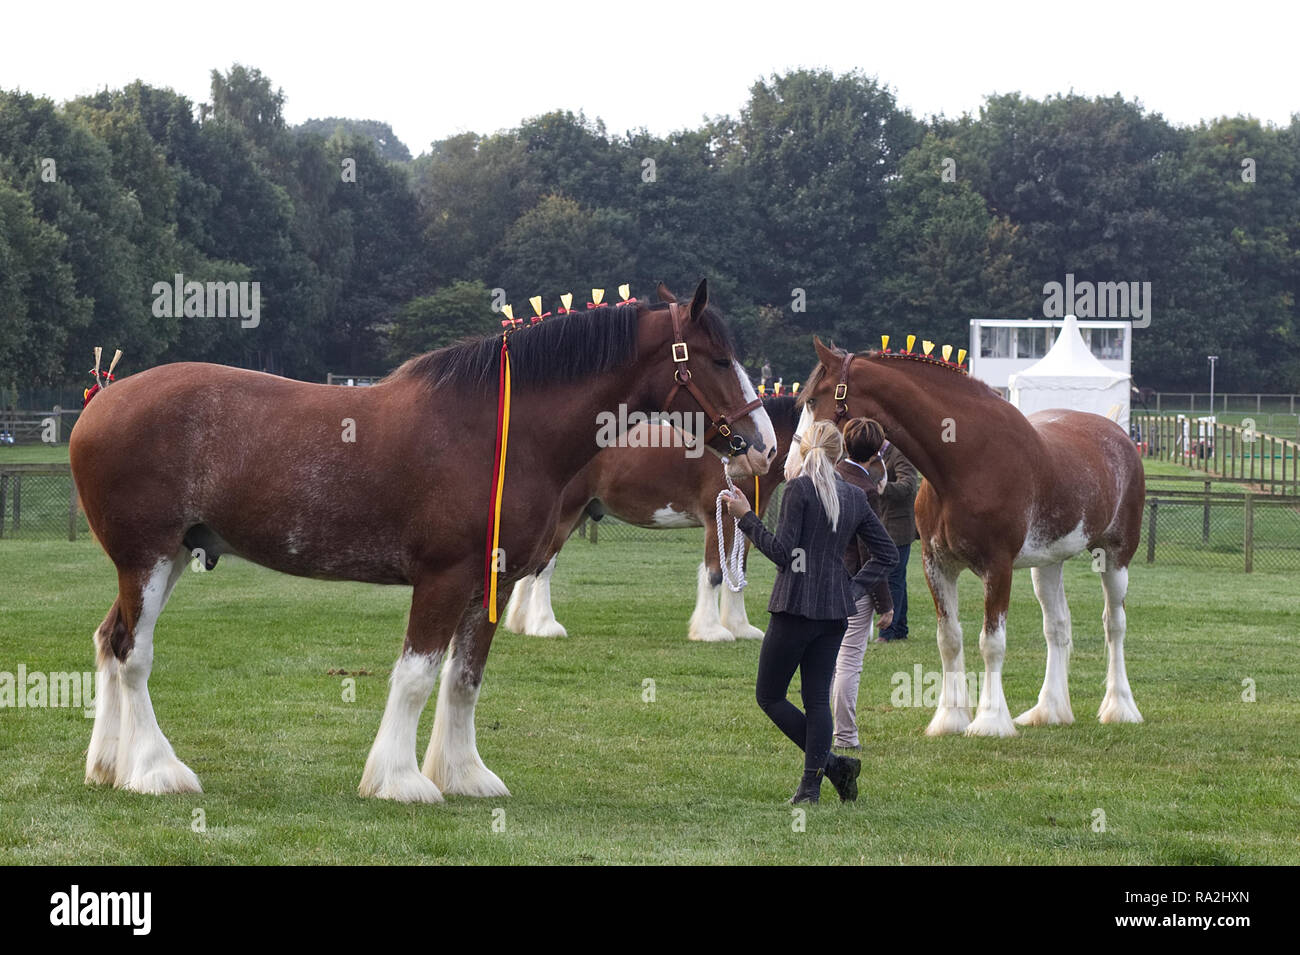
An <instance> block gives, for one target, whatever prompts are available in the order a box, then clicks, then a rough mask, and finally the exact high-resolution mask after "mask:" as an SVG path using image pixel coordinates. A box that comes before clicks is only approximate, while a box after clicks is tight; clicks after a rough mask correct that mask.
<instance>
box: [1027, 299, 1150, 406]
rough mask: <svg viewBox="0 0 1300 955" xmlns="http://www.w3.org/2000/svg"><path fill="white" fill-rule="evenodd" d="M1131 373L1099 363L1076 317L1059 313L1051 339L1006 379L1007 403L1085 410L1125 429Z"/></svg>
mask: <svg viewBox="0 0 1300 955" xmlns="http://www.w3.org/2000/svg"><path fill="white" fill-rule="evenodd" d="M1130 381H1131V376H1130V375H1126V374H1123V373H1122V372H1118V371H1113V370H1112V369H1110V368H1107V367H1106V366H1105V365H1103V364H1102V363H1101V362H1100V361H1099V360H1098V359H1097V358H1096V357H1095V356H1094V355H1093V354H1092V351H1091V350H1090V349H1089V348H1088V344H1087V343H1086V342H1085V341H1084V340H1083V336H1082V335H1081V334H1079V324H1078V320H1077V319H1076V318H1075V317H1074V316H1073V315H1067V316H1066V317H1065V324H1064V326H1062V328H1061V333H1060V335H1059V336H1057V339H1056V343H1055V344H1053V345H1052V347H1051V349H1050V350H1049V351H1048V352H1047V354H1046V355H1044V356H1043V358H1042V359H1041V360H1040V361H1037V362H1035V363H1034V364H1032V365H1030V366H1029V367H1028V368H1026V369H1025V370H1024V371H1022V372H1019V373H1018V374H1014V375H1012V376H1011V378H1010V379H1009V380H1008V382H1007V385H1008V388H1009V390H1010V398H1011V403H1012V404H1013V405H1015V406H1016V407H1017V408H1019V409H1020V410H1021V411H1022V412H1023V413H1024V414H1026V415H1030V414H1033V413H1034V412H1035V411H1043V410H1046V409H1048V408H1070V409H1072V410H1074V411H1091V412H1092V413H1093V414H1099V415H1101V416H1102V417H1105V418H1110V419H1111V420H1112V421H1115V422H1117V423H1118V424H1119V426H1120V427H1121V428H1123V429H1124V430H1125V431H1128V414H1129V395H1130V388H1131V385H1130Z"/></svg>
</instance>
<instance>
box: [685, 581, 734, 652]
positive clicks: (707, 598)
mask: <svg viewBox="0 0 1300 955" xmlns="http://www.w3.org/2000/svg"><path fill="white" fill-rule="evenodd" d="M718 586H719V585H718V584H715V583H714V582H713V580H712V575H711V574H710V573H709V565H708V564H706V563H704V562H703V561H701V562H700V569H699V573H698V574H697V575H696V578H695V611H694V612H693V613H692V614H691V625H690V632H689V636H690V638H691V639H692V640H699V641H702V642H704V643H726V642H728V641H731V640H735V639H736V638H735V636H734V635H733V634H732V632H731V631H730V630H728V629H727V628H726V627H724V626H723V625H722V618H721V616H719V614H718Z"/></svg>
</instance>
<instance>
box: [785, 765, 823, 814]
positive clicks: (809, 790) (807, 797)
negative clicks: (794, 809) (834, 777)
mask: <svg viewBox="0 0 1300 955" xmlns="http://www.w3.org/2000/svg"><path fill="white" fill-rule="evenodd" d="M821 795H822V773H821V772H820V771H819V772H817V773H815V774H814V773H804V774H803V779H801V780H799V788H798V789H796V790H795V793H794V795H793V796H792V797H791V798H790V805H792V806H797V805H799V803H801V802H811V803H815V802H817V801H818V800H820V799H821Z"/></svg>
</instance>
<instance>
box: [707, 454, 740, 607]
mask: <svg viewBox="0 0 1300 955" xmlns="http://www.w3.org/2000/svg"><path fill="white" fill-rule="evenodd" d="M727 463H728V459H727V458H723V459H722V476H723V478H724V479H726V482H727V491H735V490H736V485H735V484H733V483H732V481H731V475H730V474H729V473H728V472H727ZM727 491H719V492H718V501H717V507H716V509H715V517H716V519H717V522H718V563H719V565H721V567H722V579H723V580H724V581H726V584H727V587H728V588H730V590H731V592H732V593H737V594H738V593H740V592H741V591H742V590H744V589H745V585H746V584H747V583H748V581H747V580H745V540H744V537H745V535H744V533H742V531H741V530H740V521H738V520H736V519H735V518H734V517H733V518H732V519H731V523H732V528H731V532H732V533H731V556H730V557H728V556H727V549H726V545H725V544H724V543H723V541H724V540H725V539H726V538H724V537H723V535H722V502H723V501H724V500H725V499H726V496H727Z"/></svg>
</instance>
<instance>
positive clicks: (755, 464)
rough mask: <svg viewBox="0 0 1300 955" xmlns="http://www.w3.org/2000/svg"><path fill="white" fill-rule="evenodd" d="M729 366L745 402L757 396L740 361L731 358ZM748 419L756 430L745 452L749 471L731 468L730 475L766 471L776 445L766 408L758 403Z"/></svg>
mask: <svg viewBox="0 0 1300 955" xmlns="http://www.w3.org/2000/svg"><path fill="white" fill-rule="evenodd" d="M731 367H732V368H733V369H735V372H736V380H737V381H738V382H740V391H741V393H742V394H743V395H744V396H745V401H746V403H748V402H750V401H753V400H754V399H755V398H757V397H758V392H756V391H755V390H754V383H753V382H752V381H750V380H749V375H747V374H746V373H745V369H744V368H742V367H741V366H740V362H738V361H736V360H735V359H734V358H733V359H732V360H731ZM749 420H750V421H752V422H753V423H754V430H755V431H757V432H758V435H757V437H756V438H755V440H754V441H751V442H750V445H751V446H750V449H749V451H747V452H746V453H745V459H746V463H747V464H748V466H749V471H748V472H744V471H741V470H733V471H732V476H733V477H734V476H735V475H737V474H742V475H744V476H748V475H749V474H764V473H766V472H767V467H768V464H769V463H770V461H771V459H770V458H769V457H768V455H769V454H771V453H772V449H773V448H775V447H776V429H775V428H774V427H772V419H771V418H769V417H768V415H767V409H766V408H764V407H763V405H762V404H761V403H760V404H759V406H758V407H757V408H755V409H754V410H753V411H751V412H750V413H749ZM760 443H761V444H762V446H763V447H762V450H761V451H760V450H758V445H759V444H760Z"/></svg>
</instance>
